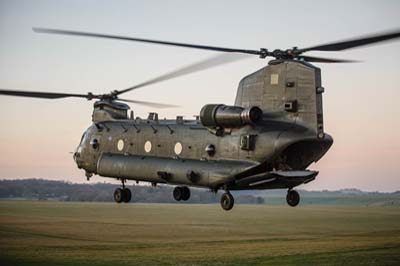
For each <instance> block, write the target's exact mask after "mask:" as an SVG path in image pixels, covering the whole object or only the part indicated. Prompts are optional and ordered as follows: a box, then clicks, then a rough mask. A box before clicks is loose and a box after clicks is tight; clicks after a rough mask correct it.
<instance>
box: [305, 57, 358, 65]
mask: <svg viewBox="0 0 400 266" xmlns="http://www.w3.org/2000/svg"><path fill="white" fill-rule="evenodd" d="M298 59H300V60H304V61H307V62H314V63H357V62H359V61H354V60H346V59H334V58H323V57H314V56H303V55H301V56H299V57H298Z"/></svg>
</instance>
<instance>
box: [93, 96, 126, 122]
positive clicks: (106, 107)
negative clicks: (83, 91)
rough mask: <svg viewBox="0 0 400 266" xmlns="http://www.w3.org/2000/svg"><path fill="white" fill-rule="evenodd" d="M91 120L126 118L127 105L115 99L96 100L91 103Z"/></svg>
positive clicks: (101, 120) (102, 120)
mask: <svg viewBox="0 0 400 266" xmlns="http://www.w3.org/2000/svg"><path fill="white" fill-rule="evenodd" d="M93 108H94V109H93V115H92V121H93V122H95V123H97V122H104V121H114V120H125V119H128V110H129V106H128V105H127V104H124V103H120V102H116V101H112V102H110V101H97V102H95V103H94V105H93Z"/></svg>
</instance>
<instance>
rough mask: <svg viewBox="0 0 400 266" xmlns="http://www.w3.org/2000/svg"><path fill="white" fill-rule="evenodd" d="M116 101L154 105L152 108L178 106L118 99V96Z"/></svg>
mask: <svg viewBox="0 0 400 266" xmlns="http://www.w3.org/2000/svg"><path fill="white" fill-rule="evenodd" d="M117 101H123V102H128V103H135V104H140V105H145V106H150V107H154V108H176V107H179V106H178V105H172V104H165V103H154V102H147V101H137V100H127V99H120V98H118V99H117Z"/></svg>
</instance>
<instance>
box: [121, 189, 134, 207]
mask: <svg viewBox="0 0 400 266" xmlns="http://www.w3.org/2000/svg"><path fill="white" fill-rule="evenodd" d="M122 191H123V198H122V201H123V202H125V203H128V202H130V201H131V199H132V192H131V190H130V189H129V188H124V189H123V190H122Z"/></svg>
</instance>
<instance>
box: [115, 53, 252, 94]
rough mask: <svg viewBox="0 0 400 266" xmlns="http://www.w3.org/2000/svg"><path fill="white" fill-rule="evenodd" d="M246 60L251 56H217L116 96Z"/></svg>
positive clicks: (122, 91) (118, 92) (151, 80)
mask: <svg viewBox="0 0 400 266" xmlns="http://www.w3.org/2000/svg"><path fill="white" fill-rule="evenodd" d="M245 58H249V55H243V54H222V55H217V56H214V57H211V58H208V59H205V60H203V61H200V62H198V63H194V64H191V65H188V66H185V67H182V68H179V69H177V70H174V71H171V72H169V73H167V74H164V75H162V76H159V77H157V78H153V79H150V80H148V81H146V82H143V83H140V84H138V85H135V86H132V87H129V88H127V89H124V90H121V91H117V92H116V94H117V95H119V94H122V93H125V92H128V91H131V90H134V89H138V88H141V87H144V86H148V85H151V84H155V83H158V82H161V81H165V80H169V79H173V78H176V77H180V76H183V75H188V74H191V73H194V72H198V71H201V70H205V69H208V68H212V67H216V66H220V65H223V64H228V63H232V62H235V61H238V60H241V59H245Z"/></svg>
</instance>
